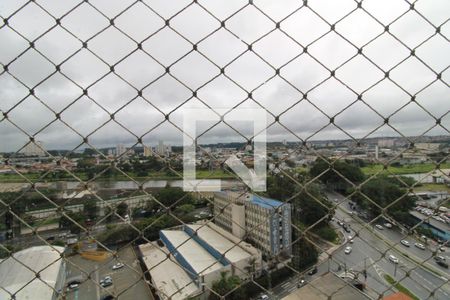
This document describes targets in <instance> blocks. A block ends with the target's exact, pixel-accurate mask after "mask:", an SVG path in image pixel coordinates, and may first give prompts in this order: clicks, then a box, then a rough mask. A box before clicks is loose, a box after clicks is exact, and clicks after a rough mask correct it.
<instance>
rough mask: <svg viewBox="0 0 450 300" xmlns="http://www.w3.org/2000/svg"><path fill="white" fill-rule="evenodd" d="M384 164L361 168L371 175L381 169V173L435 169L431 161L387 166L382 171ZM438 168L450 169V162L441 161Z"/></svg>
mask: <svg viewBox="0 0 450 300" xmlns="http://www.w3.org/2000/svg"><path fill="white" fill-rule="evenodd" d="M383 168H384V166H383V165H382V164H374V165H368V166H365V167H362V168H361V170H362V171H363V173H364V174H366V175H372V174H375V173H378V172H380V171H381V174H385V175H390V174H396V175H401V174H414V173H428V172H430V171H433V170H434V169H436V165H435V164H433V163H423V164H414V165H406V166H392V165H391V166H389V167H388V170H387V171H383ZM440 169H450V163H442V164H441V165H440Z"/></svg>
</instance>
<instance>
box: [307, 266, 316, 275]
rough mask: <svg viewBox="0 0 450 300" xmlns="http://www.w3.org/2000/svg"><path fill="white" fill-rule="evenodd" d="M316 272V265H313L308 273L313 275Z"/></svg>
mask: <svg viewBox="0 0 450 300" xmlns="http://www.w3.org/2000/svg"><path fill="white" fill-rule="evenodd" d="M316 273H317V266H314V268H312V269H311V270H309V272H308V275H314V274H316Z"/></svg>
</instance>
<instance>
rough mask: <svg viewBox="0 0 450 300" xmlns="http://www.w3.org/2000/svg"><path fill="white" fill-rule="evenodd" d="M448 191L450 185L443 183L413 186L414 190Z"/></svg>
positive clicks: (449, 190)
mask: <svg viewBox="0 0 450 300" xmlns="http://www.w3.org/2000/svg"><path fill="white" fill-rule="evenodd" d="M428 191H430V192H450V187H449V186H447V185H445V184H437V183H424V184H422V185H421V186H418V187H415V188H414V192H428Z"/></svg>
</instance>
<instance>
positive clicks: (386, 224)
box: [384, 223, 392, 228]
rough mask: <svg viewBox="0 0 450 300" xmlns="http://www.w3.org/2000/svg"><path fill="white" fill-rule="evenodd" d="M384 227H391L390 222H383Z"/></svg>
mask: <svg viewBox="0 0 450 300" xmlns="http://www.w3.org/2000/svg"><path fill="white" fill-rule="evenodd" d="M384 227H386V228H392V224H391V223H384Z"/></svg>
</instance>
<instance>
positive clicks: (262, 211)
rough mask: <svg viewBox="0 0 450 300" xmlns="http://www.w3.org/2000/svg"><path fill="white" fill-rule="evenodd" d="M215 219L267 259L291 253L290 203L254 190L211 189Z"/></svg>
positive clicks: (287, 255)
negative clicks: (218, 190) (250, 191)
mask: <svg viewBox="0 0 450 300" xmlns="http://www.w3.org/2000/svg"><path fill="white" fill-rule="evenodd" d="M214 216H215V218H214V220H215V223H216V224H217V225H218V226H220V227H222V228H224V229H225V230H227V231H229V232H231V233H232V234H233V235H235V236H236V237H238V238H240V239H244V238H246V239H247V240H248V241H249V242H250V243H251V244H252V245H253V246H255V247H256V248H258V249H260V250H261V251H262V253H263V254H264V255H265V256H266V257H267V258H268V259H270V258H271V257H275V256H278V255H280V254H283V255H285V256H286V257H289V256H290V254H291V253H292V249H291V244H292V228H291V204H289V203H284V202H280V201H277V200H274V199H269V198H265V197H261V196H258V195H254V194H247V193H244V194H242V193H238V192H231V191H227V192H217V193H214Z"/></svg>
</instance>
